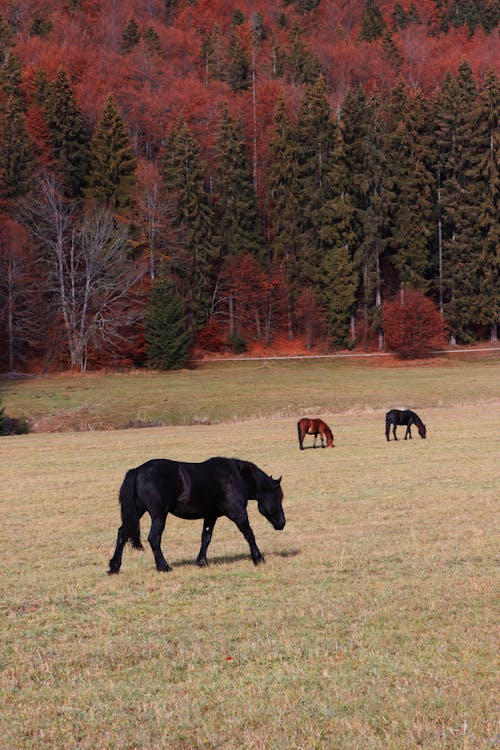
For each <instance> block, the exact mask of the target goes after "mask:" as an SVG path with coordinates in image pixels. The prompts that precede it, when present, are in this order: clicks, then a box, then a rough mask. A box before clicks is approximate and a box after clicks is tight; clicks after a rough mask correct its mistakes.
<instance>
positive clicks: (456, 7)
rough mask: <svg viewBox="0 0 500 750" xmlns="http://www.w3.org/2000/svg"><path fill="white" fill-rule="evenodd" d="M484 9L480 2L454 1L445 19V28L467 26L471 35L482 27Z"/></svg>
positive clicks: (471, 0)
mask: <svg viewBox="0 0 500 750" xmlns="http://www.w3.org/2000/svg"><path fill="white" fill-rule="evenodd" d="M481 20H482V8H481V4H480V2H478V0H452V2H451V3H450V5H449V7H448V11H447V13H446V15H445V17H444V23H443V26H444V28H445V29H447V28H448V27H449V26H450V25H451V26H455V27H460V26H467V27H468V29H469V31H470V33H471V35H472V34H474V32H475V30H476V29H477V27H478V26H480V25H481Z"/></svg>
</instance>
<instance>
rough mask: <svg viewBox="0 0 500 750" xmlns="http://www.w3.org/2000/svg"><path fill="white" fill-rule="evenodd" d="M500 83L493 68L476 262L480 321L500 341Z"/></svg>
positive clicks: (486, 88) (484, 120)
mask: <svg viewBox="0 0 500 750" xmlns="http://www.w3.org/2000/svg"><path fill="white" fill-rule="evenodd" d="M499 114H500V83H499V80H498V77H497V76H496V74H495V72H494V71H493V70H490V71H489V72H488V74H487V76H486V79H485V81H484V83H483V86H482V90H481V92H480V101H479V109H478V134H479V137H480V142H481V144H482V158H481V160H480V162H479V180H478V183H479V188H480V197H479V200H480V203H479V229H480V238H479V253H478V257H477V263H476V268H475V272H476V276H477V282H478V293H477V294H476V297H475V299H474V302H473V315H474V319H475V320H476V321H477V323H479V324H481V325H485V326H488V328H489V330H490V340H491V341H492V342H496V341H498V318H499V315H500V299H499V297H500V223H499V221H498V217H499V213H500V157H499V127H498V125H499Z"/></svg>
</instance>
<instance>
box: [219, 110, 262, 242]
mask: <svg viewBox="0 0 500 750" xmlns="http://www.w3.org/2000/svg"><path fill="white" fill-rule="evenodd" d="M217 166H218V169H217V185H216V192H217V199H218V206H217V214H218V216H217V225H218V226H219V227H220V233H221V239H222V251H223V253H224V255H238V254H239V253H242V252H250V253H253V254H255V255H258V256H262V254H263V243H262V237H261V235H260V220H259V214H258V209H257V199H256V196H255V191H254V186H253V181H252V170H251V165H250V160H249V158H248V151H247V145H246V142H245V138H244V136H243V131H242V127H241V122H240V121H239V120H238V121H237V122H235V121H234V119H233V118H232V117H231V115H230V114H229V111H228V109H227V107H224V109H223V110H222V116H221V123H220V126H219V133H218V138H217Z"/></svg>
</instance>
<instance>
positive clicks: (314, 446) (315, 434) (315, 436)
mask: <svg viewBox="0 0 500 750" xmlns="http://www.w3.org/2000/svg"><path fill="white" fill-rule="evenodd" d="M317 437H318V433H317V432H315V433H314V443H313V448H316V438H317Z"/></svg>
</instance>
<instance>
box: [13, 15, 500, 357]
mask: <svg viewBox="0 0 500 750" xmlns="http://www.w3.org/2000/svg"><path fill="white" fill-rule="evenodd" d="M55 5H56V4H54V6H55ZM71 5H72V6H73V10H72V11H71V10H69V11H68V10H65V11H64V13H63V11H61V10H60V12H59V15H58V16H57V19H56V16H55V15H54V16H51V15H50V13H48V11H47V8H46V6H45V5H41V6H40V8H39V9H38V10H36V11H34V12H32V17H31V18H29V15H28V11H27V10H26V9H24V11H23V13H19V14H18V16H17V21H16V17H15V14H14V13H13V8H14V6H13V5H12V4H9V9H8V10H9V13H7V14H6V15H5V16H3V17H2V18H0V87H1V92H0V200H1V206H0V208H1V215H0V336H1V342H2V349H3V352H4V356H3V358H2V365H3V367H5V368H8V369H10V370H14V369H23V368H26V367H32V366H35V365H36V366H37V367H44V368H53V367H67V366H71V367H74V368H77V369H80V370H85V369H86V368H87V366H88V364H89V363H91V364H93V365H103V364H116V363H136V364H143V363H145V362H147V361H149V362H150V363H151V364H153V365H155V366H160V367H175V366H177V365H178V364H179V363H181V362H182V361H183V357H184V356H185V354H186V352H187V350H188V347H189V346H190V345H193V344H196V345H198V346H199V347H202V348H206V349H216V348H220V347H223V346H227V345H230V346H231V347H233V348H234V349H235V350H238V349H242V348H244V346H245V343H246V342H248V341H249V340H251V339H256V340H260V341H263V342H264V343H266V344H268V345H269V344H271V343H272V340H273V337H274V336H275V335H276V334H278V333H280V334H283V332H286V334H287V335H288V336H289V337H293V336H298V335H300V336H301V337H304V340H305V342H306V345H307V346H309V347H310V346H311V345H312V344H313V343H314V342H318V341H321V342H322V344H323V345H324V346H328V347H346V346H354V345H356V344H360V345H363V346H366V345H368V344H369V343H370V344H372V343H375V344H378V345H379V346H382V345H383V340H384V318H383V306H384V302H385V301H386V300H391V299H392V298H394V297H395V295H396V294H397V295H400V298H401V299H403V298H404V290H405V289H411V290H420V291H422V292H423V293H425V295H426V296H427V298H428V299H429V300H432V301H433V302H434V303H435V305H436V307H437V309H438V310H439V313H440V315H441V319H442V321H443V330H445V329H446V330H448V329H449V330H450V332H451V336H452V339H454V340H456V341H460V342H465V341H470V340H472V339H475V338H480V337H489V338H490V339H491V340H496V337H497V321H498V289H499V285H498V265H499V258H498V248H499V223H498V190H499V176H498V175H499V172H498V110H499V85H498V76H497V72H496V70H495V69H494V68H492V69H490V70H487V71H485V72H484V74H482V75H480V76H478V75H477V74H476V75H475V73H474V72H473V69H472V66H471V64H470V62H468V61H466V60H462V61H461V62H460V63H459V64H458V67H456V68H455V70H453V71H451V72H448V73H447V74H446V75H445V76H444V78H443V79H442V80H441V82H440V84H439V85H438V86H436V87H434V88H433V89H432V90H431V91H423V90H422V88H421V87H419V86H417V85H415V84H413V83H412V82H410V81H409V80H408V76H405V75H404V65H405V63H404V61H403V59H401V49H399V47H398V41H397V40H398V38H399V37H398V34H399V35H402V34H404V33H406V32H407V30H408V29H413V31H414V32H415V33H416V34H418V30H419V29H421V27H425V29H426V34H427V36H428V38H431V35H432V34H445V32H446V31H447V29H448V28H450V27H453V25H454V24H456V25H458V21H457V19H458V18H459V17H460V18H462V21H461V23H462V24H465V28H466V29H467V34H468V36H469V37H471V36H472V35H473V34H477V33H481V34H483V35H485V34H486V35H487V34H490V35H491V34H494V33H495V31H494V28H495V23H494V20H495V17H494V7H493V6H492V5H491V6H490V5H488V4H487V3H476V5H475V7H476V8H477V9H478V13H479V11H481V12H480V13H479V15H477V16H474V18H476V21H474V18H473V17H472V16H470V17H469V16H468V17H467V20H464V18H463V17H461V16H460V15H459V10H460V8H461V7H462V6H461V4H460V3H458V2H457V3H449V4H442V3H441V4H436V3H431V2H429V3H424V4H419V6H418V13H417V10H416V6H415V5H414V4H411V5H409V6H408V7H407V8H406V7H403V5H402V4H401V3H395V4H392V3H391V9H390V10H389V9H388V8H385V7H382V10H381V9H380V8H379V7H378V6H377V4H376V3H375V2H373V1H369V2H367V3H366V4H364V3H363V4H360V8H359V12H358V15H357V25H354V26H353V29H352V34H355V35H356V38H357V39H358V40H360V41H359V43H360V44H361V45H365V47H366V46H367V45H368V46H370V45H376V47H375V48H376V50H378V52H379V53H380V54H381V55H382V57H383V58H384V59H385V60H386V63H387V65H388V66H389V69H390V70H391V71H392V73H393V74H394V75H393V77H392V78H391V79H390V81H389V82H390V85H388V80H387V79H386V78H383V79H382V80H379V81H374V80H370V81H363V82H360V81H359V80H358V81H355V80H352V81H350V82H349V85H347V86H346V87H345V92H344V94H343V96H342V97H337V98H336V99H335V98H332V84H331V81H332V78H333V77H334V71H333V72H332V71H331V70H330V69H329V68H328V66H325V64H324V63H322V62H321V55H320V54H315V53H314V51H313V48H312V46H311V45H310V44H309V42H308V38H307V34H306V31H307V26H308V25H311V26H314V23H318V18H322V16H321V13H324V12H325V8H324V7H322V6H323V4H322V3H318V2H315V3H303V2H297V3H284V4H278V3H277V4H276V5H277V6H279V5H281V7H280V13H279V14H278V13H277V12H276V13H275V14H274V17H273V18H274V21H273V20H272V19H271V20H270V18H269V17H268V18H267V19H266V18H265V16H264V13H260V12H259V11H258V10H256V11H254V12H253V13H248V12H244V10H240V9H238V8H237V7H231V8H226V9H225V10H226V16H225V17H222V16H221V17H220V18H216V17H212V16H210V21H209V20H208V16H207V13H208V10H207V8H208V9H209V10H210V12H212V11H213V8H214V6H215V5H217V4H211V3H186V4H179V3H175V2H170V3H157V4H156V5H155V3H150V4H149V5H150V6H152V7H153V8H154V7H156V6H158V8H157V10H158V14H159V12H160V10H159V9H160V6H161V14H162V17H161V23H160V19H159V15H158V14H157V15H154V14H153V16H152V17H151V19H150V21H149V22H146V20H145V19H143V18H142V16H141V13H140V12H137V10H138V6H139V7H140V4H135V6H136V7H135V11H136V15H135V16H134V15H133V14H132V8H130V11H131V16H130V18H129V19H128V20H127V22H126V23H123V24H122V27H121V30H120V32H119V33H117V32H116V29H115V33H114V38H115V40H116V52H115V54H116V55H117V56H118V57H119V59H120V60H121V61H122V62H121V65H122V68H121V69H120V78H119V79H118V80H116V81H115V82H114V85H110V87H109V91H110V92H112V93H108V94H107V95H106V97H105V98H104V100H103V101H102V102H101V104H100V106H99V108H98V109H95V110H93V109H92V107H89V104H88V101H89V100H88V96H89V92H88V87H87V89H85V90H84V89H82V80H83V78H82V77H81V78H79V77H78V75H74V74H72V71H73V70H74V67H75V57H74V51H73V54H72V56H70V58H69V59H68V60H67V61H65V60H64V59H59V61H58V65H57V68H56V69H54V68H53V66H51V64H49V63H47V64H45V65H44V64H39V65H35V66H34V65H33V64H32V62H31V63H29V64H28V61H27V60H28V58H27V57H26V56H25V55H26V50H28V49H33V48H32V46H30V45H32V43H33V41H34V42H36V48H37V49H38V52H39V53H40V54H39V59H42V58H43V55H42V54H41V50H42V49H43V48H44V46H45V45H48V46H49V47H50V45H52V47H50V48H51V49H53V50H54V49H55V48H57V49H58V50H60V46H57V45H56V47H54V45H55V43H56V41H58V39H59V37H58V33H60V29H59V30H58V29H57V28H55V27H56V25H57V24H58V23H59V24H60V22H61V21H60V19H61V17H63V18H65V19H66V20H67V19H71V18H72V19H73V21H75V13H77V12H78V13H79V14H80V15H79V16H78V17H77V19H76V20H78V24H79V28H80V29H86V28H88V25H89V24H91V23H95V22H96V19H100V20H101V28H102V27H103V24H102V22H103V16H102V12H101V11H100V9H99V8H98V6H97V5H96V4H93V3H84V2H73V3H71ZM325 5H326V4H325ZM431 6H433V8H431ZM18 7H19V8H20V7H21V5H19V6H18ZM471 7H472V6H471V3H468V4H467V6H465V5H464V7H463V12H464V13H465V10H466V9H467V8H468V9H469V10H468V11H467V12H469V13H470V8H471ZM453 8H454V10H453V12H451V10H452V9H453ZM431 10H433V12H432V13H430V11H431ZM194 11H199V13H198V16H199V18H198V25H196V24H195V23H194V21H193V25H194V26H195V27H196V28H195V38H196V40H197V46H196V53H195V57H196V75H197V80H198V84H199V86H200V87H201V89H200V90H204V91H209V92H210V94H211V96H209V97H208V98H207V101H206V102H205V105H204V106H206V110H205V111H206V118H205V119H204V118H203V117H202V116H201V114H200V113H201V109H200V108H194V109H193V106H192V102H191V98H190V95H189V92H188V91H187V92H185V93H184V98H183V100H181V98H180V96H179V93H178V91H176V93H175V94H172V96H171V98H170V99H168V97H167V100H168V101H171V102H173V103H175V106H173V105H172V107H171V111H170V112H169V113H168V115H167V114H165V116H164V118H160V119H158V118H157V119H156V120H155V121H154V123H151V124H150V125H148V124H147V122H146V120H147V117H148V116H150V115H151V112H150V110H148V109H147V106H146V105H147V104H148V99H147V97H145V98H143V99H142V100H141V99H140V92H141V89H140V84H141V80H139V79H137V81H136V82H135V84H136V85H135V88H133V90H134V92H135V94H136V95H137V97H138V98H139V104H140V103H141V101H142V104H143V119H142V120H141V122H140V125H139V120H138V117H137V116H136V108H137V106H138V102H137V101H136V100H132V96H131V93H130V90H129V93H128V97H125V96H124V95H123V86H126V85H130V81H129V80H128V78H127V76H128V77H130V78H133V77H134V74H135V73H136V72H137V70H138V69H139V67H141V66H142V69H143V72H144V70H146V71H147V76H148V77H149V79H150V80H151V79H152V78H153V77H154V76H155V75H156V74H157V73H158V75H159V74H160V73H161V74H162V75H165V71H166V70H170V72H172V70H173V69H176V70H177V73H178V79H177V84H178V85H182V84H181V83H180V82H181V81H182V80H184V81H185V82H187V83H189V81H191V79H190V78H189V76H190V75H191V74H192V72H193V68H192V67H190V66H187V67H183V65H182V64H181V61H184V63H185V62H186V58H184V57H183V56H182V54H181V53H180V52H179V49H181V47H182V45H181V44H180V42H179V47H178V48H176V49H177V51H176V52H175V53H174V55H175V60H176V66H177V67H175V66H174V68H172V60H170V61H168V59H167V58H168V56H169V49H166V48H165V46H164V44H163V42H162V39H164V38H165V37H164V36H163V35H164V34H167V33H168V34H169V37H168V38H169V40H170V42H171V43H172V42H173V40H174V37H173V36H172V34H171V32H172V29H175V30H176V31H177V32H180V31H181V30H182V29H183V28H184V26H185V24H186V18H191V19H193V18H194V16H193V15H190V14H192V13H193V12H194ZM424 11H425V12H424ZM438 11H439V12H438ZM445 11H446V12H445ZM323 18H324V16H323ZM200 19H204V21H203V23H201V21H200ZM298 19H302V21H303V23H302V25H301V24H299V23H298V22H297V21H298ZM336 20H337V19H336ZM28 21H30V22H31V26H30V24H29V23H28ZM217 21H220V24H218V23H217ZM16 23H17V26H16ZM75 23H76V21H75ZM496 23H498V19H497V22H496ZM176 24H177V26H176ZM200 24H201V25H200ZM304 29H306V31H304ZM478 29H479V31H478ZM271 30H272V31H273V33H271ZM66 31H67V35H69V34H70V29H69V28H67V29H66ZM348 31H349V29H348V27H347V25H345V26H344V34H347V33H348ZM336 33H339V32H338V30H337V32H336ZM401 38H402V37H401ZM190 39H191V38H190ZM280 40H285V42H284V43H283V44H281V43H280ZM391 40H392V41H391ZM191 41H192V40H191ZM58 43H59V42H58ZM82 44H85V39H83V38H82ZM182 44H183V45H184V47H185V48H186V49H187V48H190V49H191V50H192V49H194V47H193V45H192V44H191V42H190V41H189V39H188V37H187V36H185V37H184V38H183V42H182ZM377 45H378V46H377ZM96 49H97V48H96ZM99 49H102V48H99ZM398 49H399V56H398V54H397V53H398ZM18 53H19V54H18ZM82 54H83V52H82ZM191 54H192V53H191ZM62 57H63V56H62ZM59 58H61V54H59ZM44 59H45V60H47V58H44ZM381 59H382V58H381ZM23 60H24V62H23ZM65 62H67V64H66V65H65V64H64V63H65ZM406 62H407V61H406ZM183 71H184V77H183ZM398 71H399V74H398V75H396V73H397V72H398ZM142 82H143V79H142ZM198 93H199V90H198V89H197V88H195V89H193V91H192V96H193V98H194V99H196V98H197V96H198ZM157 95H158V97H159V98H161V97H162V96H163V95H164V92H163V90H162V89H158V90H157ZM165 96H166V94H165ZM168 101H167V103H168ZM85 102H86V104H85ZM333 104H335V110H334V111H333V110H332V105H333ZM94 106H95V103H94ZM200 106H201V105H200ZM151 107H152V108H153V104H151ZM167 109H168V107H167ZM208 111H210V115H209V116H208ZM148 112H149V115H148ZM207 123H210V127H208V128H207ZM159 133H161V137H159V135H158V134H159ZM402 294H403V296H401V295H402ZM408 298H409V297H408ZM387 309H389V308H387Z"/></svg>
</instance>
